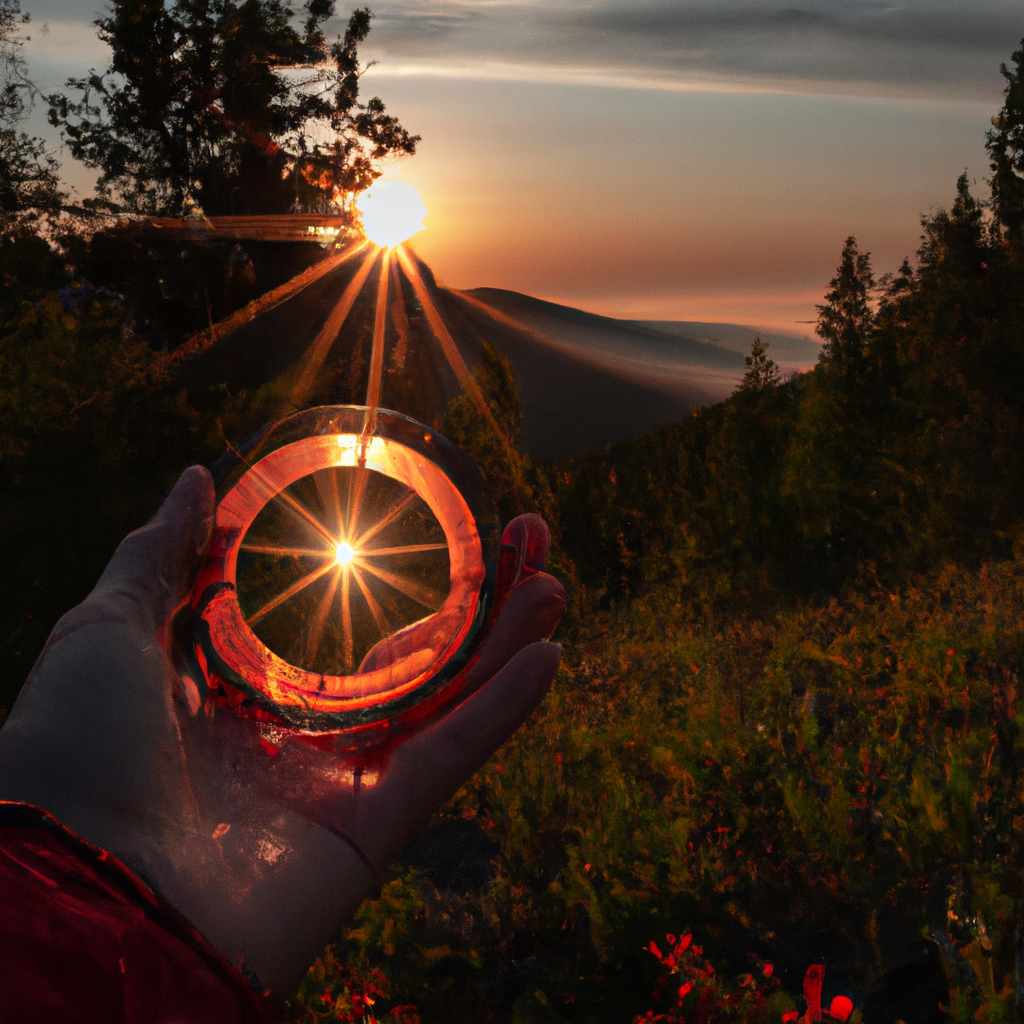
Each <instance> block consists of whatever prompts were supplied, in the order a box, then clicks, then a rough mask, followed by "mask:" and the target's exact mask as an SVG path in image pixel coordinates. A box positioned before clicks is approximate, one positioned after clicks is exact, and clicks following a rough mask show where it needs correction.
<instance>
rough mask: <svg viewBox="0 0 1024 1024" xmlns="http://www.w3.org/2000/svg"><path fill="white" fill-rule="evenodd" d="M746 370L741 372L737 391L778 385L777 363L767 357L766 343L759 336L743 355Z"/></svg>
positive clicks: (755, 389) (762, 389)
mask: <svg viewBox="0 0 1024 1024" xmlns="http://www.w3.org/2000/svg"><path fill="white" fill-rule="evenodd" d="M743 362H744V363H746V366H747V372H746V373H744V374H743V380H741V381H740V384H739V387H738V388H737V389H736V390H737V391H764V390H765V388H774V387H778V385H779V382H780V377H779V364H778V363H777V362H775V360H774V359H769V358H768V345H767V344H766V343H765V342H763V341H762V340H761V339H760V338H759V337H758V338H755V339H754V344H753V345H751V346H750V355H748V356H744V357H743Z"/></svg>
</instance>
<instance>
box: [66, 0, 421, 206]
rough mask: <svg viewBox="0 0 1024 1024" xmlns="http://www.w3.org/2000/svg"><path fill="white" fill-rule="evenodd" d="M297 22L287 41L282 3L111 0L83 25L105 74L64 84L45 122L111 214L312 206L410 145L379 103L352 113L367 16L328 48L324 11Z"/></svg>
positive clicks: (319, 8) (362, 12)
mask: <svg viewBox="0 0 1024 1024" xmlns="http://www.w3.org/2000/svg"><path fill="white" fill-rule="evenodd" d="M302 13H303V15H304V20H303V23H302V28H301V31H299V30H298V29H296V28H295V27H294V25H293V24H292V12H291V11H290V10H289V9H288V8H287V7H286V6H285V5H284V3H283V2H282V0H243V2H239V0H177V2H172V3H167V4H165V3H164V2H163V0H114V2H113V5H112V11H111V13H110V14H109V15H108V16H107V17H103V18H100V19H99V20H98V21H97V22H96V24H97V26H98V28H99V35H100V38H101V39H103V40H104V42H106V43H108V44H109V45H110V47H111V50H112V51H113V56H112V59H111V62H110V66H109V67H108V68H107V69H106V71H105V72H104V73H102V74H100V73H97V72H95V71H93V72H91V73H90V74H89V76H88V77H87V78H85V79H80V80H74V79H73V80H71V81H69V82H68V86H69V88H71V89H72V90H74V91H76V92H77V93H78V94H79V99H78V101H77V102H74V101H72V100H71V99H69V98H68V97H67V96H62V95H54V96H52V97H50V121H51V123H53V124H54V125H58V126H60V127H61V129H62V130H63V133H64V137H65V139H66V140H67V143H68V146H69V148H70V150H71V153H72V155H73V156H75V157H76V159H79V160H81V161H82V162H83V163H85V164H86V165H87V166H89V167H94V168H97V169H99V170H100V171H101V174H100V178H99V182H98V192H99V194H100V195H101V197H103V199H104V200H106V201H107V202H109V203H110V204H111V205H113V206H115V207H117V208H121V209H125V210H131V211H138V212H158V211H159V212H172V213H173V212H179V211H181V210H182V209H183V208H186V207H188V206H190V205H191V204H193V203H196V204H198V205H199V206H200V207H201V208H202V209H203V211H204V212H205V213H208V214H223V213H280V212H286V211H288V210H290V209H295V208H298V209H324V208H326V207H327V206H329V205H330V204H331V203H332V202H334V201H336V200H339V199H343V198H344V197H345V196H347V195H351V194H352V193H354V192H359V191H361V190H362V189H364V188H366V187H367V186H368V185H369V184H370V183H371V182H372V181H373V180H374V179H375V178H376V177H377V175H378V174H379V172H378V171H377V170H376V169H375V166H374V163H375V161H379V160H381V159H382V158H384V157H386V156H389V155H392V154H411V153H413V152H415V149H416V143H417V142H418V141H419V139H418V136H413V135H410V134H409V133H408V132H407V131H406V130H405V129H404V128H403V127H402V126H401V125H400V124H399V123H398V121H397V120H396V119H395V118H394V117H392V116H390V115H389V114H387V113H386V111H385V107H384V104H383V103H382V102H381V100H380V99H379V98H377V97H374V98H373V99H371V100H369V101H368V102H367V103H360V102H359V80H360V76H361V74H362V71H363V68H362V66H361V65H360V63H359V57H358V47H359V44H360V43H361V42H363V41H364V40H365V39H366V37H367V35H368V34H369V31H370V19H371V17H372V15H371V13H370V11H369V10H367V9H365V8H361V9H359V10H356V11H354V12H353V14H352V16H351V17H350V19H349V22H348V25H347V28H346V30H345V34H344V36H343V37H342V38H340V39H338V40H337V41H336V42H335V43H334V44H331V45H328V43H327V41H326V38H325V36H324V32H323V25H324V22H325V21H326V20H327V19H328V18H330V17H331V16H333V14H334V2H333V0H308V2H307V3H306V5H305V6H304V7H303V9H302Z"/></svg>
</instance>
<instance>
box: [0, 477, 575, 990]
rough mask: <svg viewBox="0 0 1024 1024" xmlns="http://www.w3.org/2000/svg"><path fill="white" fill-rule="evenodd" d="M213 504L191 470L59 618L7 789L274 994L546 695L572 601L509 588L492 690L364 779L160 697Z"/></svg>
mask: <svg viewBox="0 0 1024 1024" xmlns="http://www.w3.org/2000/svg"><path fill="white" fill-rule="evenodd" d="M212 515H213V489H212V483H211V481H210V478H209V475H208V474H207V473H206V472H205V471H204V470H201V469H198V468H194V469H192V470H189V471H187V472H186V473H185V474H184V475H183V476H182V479H181V480H180V481H179V483H178V485H177V486H176V487H175V489H174V491H173V492H172V494H171V496H170V497H169V498H168V499H167V501H166V502H165V503H164V506H163V507H162V508H161V510H160V512H159V513H158V515H157V516H156V518H155V519H154V520H153V521H152V522H151V523H150V524H148V525H147V526H145V527H143V528H142V529H141V530H138V531H136V532H135V533H133V534H131V535H130V536H129V537H128V538H126V539H125V541H124V542H123V543H122V545H121V547H120V548H119V549H118V552H117V553H116V554H115V556H114V558H113V559H112V561H111V563H110V565H109V566H108V568H107V570H106V571H105V572H104V574H103V576H102V577H101V579H100V582H99V583H98V584H97V587H96V589H95V590H94V591H93V593H92V594H91V595H90V596H89V598H88V599H87V600H86V601H85V602H83V603H82V604H81V605H79V606H78V608H76V609H74V610H72V611H71V612H69V613H68V615H66V616H65V617H64V618H63V619H62V620H61V622H60V623H58V625H57V627H56V628H55V629H54V631H53V634H52V635H51V637H50V640H49V641H48V642H47V646H46V648H45V650H44V652H43V654H42V655H41V656H40V659H39V661H38V662H37V664H36V667H35V669H34V670H33V672H32V675H31V676H30V678H29V681H28V683H26V686H25V689H24V690H23V692H22V695H21V697H19V700H18V702H17V704H16V705H15V708H14V711H13V712H12V714H11V717H10V720H9V722H8V724H7V725H6V726H5V728H4V730H3V732H2V733H0V778H2V779H3V783H2V786H3V788H2V791H0V797H3V798H6V799H13V800H23V801H26V802H30V803H34V804H36V805H38V806H41V807H43V808H45V809H46V810H49V811H50V812H51V813H52V814H54V815H55V816H56V817H58V818H59V819H60V820H61V821H62V822H64V824H66V825H67V826H68V827H69V828H71V829H73V830H74V831H76V832H78V833H79V834H80V835H83V836H84V837H86V838H88V839H90V840H91V841H92V842H94V843H97V844H98V845H100V846H103V847H104V848H105V849H108V850H110V851H111V852H113V853H114V854H115V855H117V856H118V857H119V858H120V859H121V860H122V861H124V862H125V863H126V864H127V865H128V866H129V867H131V868H132V869H133V870H135V871H136V872H137V873H138V874H139V875H141V876H142V877H143V878H145V879H146V880H147V881H149V882H150V883H151V884H152V885H153V886H154V888H156V889H157V890H158V891H159V892H160V893H161V894H162V895H163V896H164V897H165V898H166V899H168V900H169V901H170V902H171V903H172V904H174V905H175V906H176V907H177V908H178V909H179V910H180V911H181V912H182V913H184V914H185V915H186V916H187V917H188V918H190V919H191V920H192V922H193V923H194V924H195V925H196V926H197V927H199V928H200V930H201V931H203V932H204V934H205V935H206V936H207V938H208V939H209V940H210V941H212V942H213V943H214V945H216V946H217V947H218V948H219V949H220V950H221V952H223V953H224V954H225V955H226V956H228V958H229V959H233V960H240V959H244V960H245V961H246V962H247V964H248V965H249V966H250V967H251V968H252V969H254V970H255V971H256V973H257V974H258V976H259V977H260V979H261V981H262V982H263V984H265V985H268V986H269V987H271V988H272V989H275V990H277V991H279V992H283V991H287V990H288V988H289V987H291V986H293V985H294V984H296V983H297V981H298V980H299V979H300V978H301V975H302V971H303V970H304V969H305V967H306V966H307V965H308V964H309V962H310V961H311V960H312V958H313V957H314V956H315V955H317V953H318V952H319V951H320V950H321V949H322V947H323V945H324V944H325V943H326V942H327V941H329V939H330V938H331V936H332V935H333V934H334V932H336V930H337V929H338V928H339V927H340V925H341V924H343V923H344V921H345V920H346V919H347V918H348V917H349V916H350V915H351V914H352V913H353V912H354V911H355V909H356V907H357V906H358V904H359V903H360V902H361V900H362V899H363V898H364V897H365V896H366V895H367V894H368V893H369V892H370V891H372V889H373V887H374V885H375V884H376V881H377V879H378V878H379V876H380V873H381V872H383V870H384V869H385V868H386V867H387V865H388V864H389V863H390V862H391V860H392V859H393V858H394V856H395V855H396V854H397V853H398V852H399V851H400V850H401V848H402V847H403V846H404V845H405V843H406V842H407V841H408V840H409V839H410V838H411V837H412V836H413V835H414V834H415V832H416V831H417V830H418V829H419V828H420V827H422V825H423V824H424V823H425V822H426V821H427V820H428V818H429V817H430V815H431V814H432V813H433V811H434V810H435V809H437V808H438V807H439V806H440V805H441V804H442V803H443V802H444V801H445V800H447V799H448V798H449V797H450V796H451V795H452V794H453V793H454V792H455V790H456V789H457V788H458V787H459V786H460V785H461V784H462V782H463V781H465V779H467V778H468V777H469V776H470V775H472V773H473V772H474V771H475V770H476V769H477V768H478V767H479V766H480V765H481V764H482V763H483V762H484V761H485V760H486V759H487V758H488V757H489V756H490V754H491V753H492V752H493V751H494V750H495V749H496V748H497V747H498V746H499V745H500V744H501V743H502V742H503V741H504V740H505V739H506V738H507V737H508V736H509V735H510V734H511V733H512V732H513V731H514V730H515V728H516V727H517V726H518V725H519V724H520V723H521V722H522V721H523V719H525V718H526V716H527V715H529V713H530V712H531V711H532V710H533V708H534V707H535V706H536V705H537V703H538V702H539V701H540V699H541V698H542V697H543V695H544V693H545V692H546V691H547V688H548V686H549V685H550V682H551V679H552V677H553V675H554V671H555V668H556V667H557V664H558V658H559V654H560V650H559V648H558V647H557V645H554V644H548V643H541V642H538V641H541V640H542V638H544V637H546V636H549V635H550V633H551V632H552V630H553V629H554V627H555V625H556V624H557V621H558V618H559V616H560V614H561V611H562V608H563V606H564V596H563V592H562V588H561V586H560V585H559V584H558V583H557V582H556V581H555V580H554V579H552V578H551V577H550V576H546V575H544V574H543V573H537V574H536V575H533V576H531V577H530V578H529V579H526V580H524V581H523V582H521V583H519V585H518V586H515V587H514V589H512V590H511V591H510V593H509V597H508V600H507V601H506V603H505V606H504V608H503V610H502V613H501V616H500V618H499V620H498V622H497V624H496V626H495V628H494V630H493V631H492V633H491V635H490V636H489V637H488V639H487V642H486V643H485V645H484V647H483V648H482V650H481V652H480V655H479V657H478V659H477V660H476V662H475V663H474V664H473V665H472V666H471V667H470V668H469V670H468V671H469V672H470V673H472V674H473V683H474V684H477V683H483V682H485V681H487V682H486V685H484V686H482V688H481V689H480V690H479V691H478V692H477V693H476V695H475V696H474V697H472V698H471V699H470V700H469V701H467V702H466V703H465V704H463V705H462V706H461V707H459V708H458V709H457V710H456V711H455V712H453V713H452V714H451V715H450V716H449V717H448V718H446V719H445V720H444V721H443V722H441V723H439V724H438V725H437V726H435V727H433V728H432V729H430V730H428V731H426V732H423V733H421V734H419V735H417V736H413V737H412V738H410V739H409V740H408V741H406V742H404V743H402V744H401V745H399V746H398V747H397V748H395V749H394V750H392V751H391V752H390V754H389V756H388V757H387V758H386V759H384V760H381V761H380V762H379V763H378V764H376V765H374V766H373V767H372V768H368V769H367V770H366V771H364V772H363V773H360V772H359V771H356V770H354V769H353V766H352V765H350V764H346V763H344V762H341V761H339V759H338V758H337V757H336V756H333V755H331V754H329V753H326V752H324V751H321V750H318V749H317V748H315V747H313V746H311V745H309V744H307V743H305V742H302V741H301V740H300V739H297V738H293V739H288V740H286V741H284V742H283V743H282V744H281V745H280V747H279V749H278V752H277V754H276V755H274V756H270V755H268V752H267V750H266V749H265V747H264V745H263V744H262V743H261V736H260V732H259V728H258V726H257V725H256V723H254V722H252V721H247V720H244V719H240V718H236V717H235V716H233V715H230V714H225V713H213V714H212V715H211V714H207V713H206V712H200V713H199V714H198V715H195V716H192V715H190V714H189V713H188V712H187V711H186V710H185V708H184V706H183V705H182V704H181V703H180V702H176V701H175V700H174V699H173V697H172V691H173V688H174V684H175V682H176V680H175V677H174V674H173V671H172V669H171V666H170V663H169V661H168V658H167V656H166V654H165V651H164V649H163V646H162V644H161V636H162V633H163V629H164V625H165V624H166V622H167V621H168V618H169V616H170V614H171V613H172V612H173V610H174V608H175V607H177V606H178V605H179V604H180V603H181V601H182V600H183V599H184V598H185V597H186V595H187V593H188V590H189V587H190V586H191V581H192V579H193V578H194V575H195V571H196V568H197V566H198V563H199V560H200V558H201V557H202V554H203V552H204V551H205V547H206V544H207V542H208V539H209V534H210V526H211V523H212ZM535 568H539V566H535ZM511 582H512V584H513V585H514V584H515V583H516V582H517V581H515V580H513V581H511ZM488 680H489V681H488ZM471 688H472V687H471Z"/></svg>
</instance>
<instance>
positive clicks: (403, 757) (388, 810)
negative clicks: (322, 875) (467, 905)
mask: <svg viewBox="0 0 1024 1024" xmlns="http://www.w3.org/2000/svg"><path fill="white" fill-rule="evenodd" d="M561 657H562V648H561V646H560V645H558V644H553V643H535V644H531V645H530V646H529V647H527V648H525V649H524V650H521V651H520V652H519V653H518V654H517V655H516V656H515V657H514V658H513V659H512V660H511V661H510V662H509V663H508V664H507V665H506V666H505V667H504V668H503V669H502V670H501V671H500V672H499V673H498V674H497V675H496V676H495V677H494V678H493V679H492V680H491V681H490V682H489V683H488V684H487V685H486V686H484V687H483V688H482V689H480V690H479V691H477V693H476V694H474V695H473V696H472V697H471V698H470V699H469V700H468V701H466V702H465V703H464V704H462V705H460V706H459V707H458V708H456V709H455V711H453V712H452V713H451V714H450V715H448V717H447V718H445V719H443V720H442V721H441V722H439V723H438V724H437V725H436V726H434V727H433V728H432V729H429V730H427V731H426V732H424V733H421V734H420V735H419V736H417V737H415V738H414V739H412V740H410V741H409V742H407V743H404V744H402V746H400V747H399V748H398V749H397V750H396V751H395V752H394V754H393V755H392V757H391V760H390V762H389V764H388V766H387V770H386V772H385V773H384V778H383V779H382V780H381V782H380V783H379V784H378V786H377V787H376V788H375V789H374V790H372V791H371V792H372V796H371V797H370V799H371V800H372V801H373V810H372V817H370V816H368V818H369V820H366V821H364V822H361V825H362V828H361V830H360V831H361V832H362V839H363V844H364V849H365V851H366V853H367V855H368V856H369V857H370V858H371V859H374V862H375V863H377V864H386V863H389V861H390V858H391V857H393V856H394V855H395V854H396V853H397V852H398V850H400V849H401V848H402V846H404V845H405V843H406V842H407V841H408V839H409V838H410V837H411V836H412V835H414V834H415V833H416V831H418V829H419V828H420V827H421V826H422V825H423V824H424V822H426V821H427V820H428V819H429V818H430V816H431V815H432V814H433V813H434V811H436V810H437V808H438V807H440V806H441V805H442V804H443V803H444V802H445V801H446V800H448V799H450V797H451V796H452V795H453V794H454V793H455V792H456V790H458V788H459V787H460V786H461V785H462V784H463V783H464V782H465V781H466V780H467V779H468V778H470V776H472V775H473V773H474V772H476V771H477V770H478V769H479V768H480V767H481V765H483V764H484V762H485V761H487V759H488V758H489V757H490V756H491V755H492V754H493V753H494V752H495V751H496V750H497V749H498V747H500V746H501V744H502V743H504V742H505V740H507V739H508V738H509V736H511V735H512V733H514V732H515V731H516V729H518V728H519V726H520V725H522V724H523V722H524V721H525V720H526V719H527V718H528V717H529V716H530V714H531V713H532V712H533V711H534V709H535V708H536V707H537V705H538V704H540V702H541V700H542V699H543V698H544V695H545V694H546V693H547V692H548V690H549V688H550V687H551V683H552V681H553V680H554V678H555V672H556V671H557V670H558V663H559V661H560V659H561Z"/></svg>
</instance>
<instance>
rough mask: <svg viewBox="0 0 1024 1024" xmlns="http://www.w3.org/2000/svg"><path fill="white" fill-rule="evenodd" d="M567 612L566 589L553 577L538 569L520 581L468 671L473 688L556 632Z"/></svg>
mask: <svg viewBox="0 0 1024 1024" xmlns="http://www.w3.org/2000/svg"><path fill="white" fill-rule="evenodd" d="M564 611H565V588H564V587H563V586H562V584H561V583H559V582H558V580H556V579H555V578H554V577H553V576H549V575H548V574H547V573H543V572H538V573H535V574H534V575H533V576H530V577H529V578H528V579H526V580H524V581H523V582H522V583H520V584H519V585H518V586H517V587H516V588H515V589H514V590H513V591H512V592H511V593H510V594H509V595H508V597H507V599H506V600H505V604H504V607H503V608H502V610H501V615H500V616H499V618H498V621H497V622H496V623H495V624H494V628H493V629H492V630H491V633H490V635H489V636H488V637H487V640H486V641H485V642H484V645H483V647H481V649H480V655H479V658H478V659H477V660H476V662H475V663H474V664H473V665H472V666H471V667H470V669H469V672H468V673H467V678H466V682H467V686H468V687H469V688H470V689H472V688H473V687H474V686H476V685H480V684H481V683H483V682H485V681H486V680H488V679H490V678H491V676H493V675H494V674H495V673H496V672H498V671H500V670H501V669H502V668H503V667H504V666H505V665H506V664H507V663H508V661H509V660H510V659H511V658H512V657H513V656H514V655H515V654H516V653H517V652H518V651H520V650H522V649H523V648H524V647H526V646H527V645H529V644H532V643H535V642H536V641H538V640H546V639H547V638H548V637H549V636H551V634H552V633H553V632H554V631H555V627H556V626H557V625H558V620H559V619H560V618H561V617H562V612H564Z"/></svg>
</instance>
